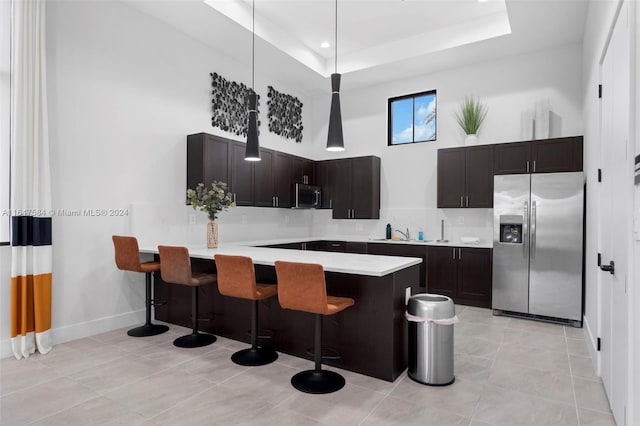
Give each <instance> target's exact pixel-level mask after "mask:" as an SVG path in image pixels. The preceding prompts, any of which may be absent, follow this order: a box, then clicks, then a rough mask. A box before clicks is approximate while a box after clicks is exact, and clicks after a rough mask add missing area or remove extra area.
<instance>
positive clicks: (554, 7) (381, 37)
mask: <svg viewBox="0 0 640 426" xmlns="http://www.w3.org/2000/svg"><path fill="white" fill-rule="evenodd" d="M125 2H126V3H128V4H130V5H132V6H134V7H135V8H137V9H139V10H141V11H143V12H144V13H146V14H149V15H152V16H154V17H156V18H158V19H160V20H162V21H164V22H166V23H168V24H169V25H171V26H173V27H175V28H177V29H179V30H180V31H182V32H184V33H186V34H188V35H189V36H191V37H193V38H196V39H197V40H200V41H201V42H203V43H205V44H207V45H209V46H211V47H213V48H214V49H216V50H218V51H220V52H221V53H223V54H226V55H228V56H230V57H232V58H234V59H235V60H237V61H239V62H241V63H247V64H248V63H250V59H251V56H250V55H251V32H250V30H251V0H206V2H205V1H204V0H158V1H154V0H125ZM334 7H335V2H334V0H256V22H255V26H256V36H257V39H256V67H257V68H258V69H259V72H261V73H265V74H267V75H273V76H275V77H277V78H278V79H279V80H280V81H287V82H288V83H290V84H294V85H296V86H298V87H300V89H301V90H303V91H304V92H305V93H307V94H310V95H313V94H315V93H324V92H326V88H327V87H328V82H327V76H328V75H329V74H331V73H332V72H333V69H334V30H335V25H334V20H335V15H334V13H335V10H334ZM587 7H588V1H586V0H553V1H552V0H488V1H486V2H479V1H478V0H413V1H411V0H405V1H401V0H338V72H340V73H342V74H343V90H348V88H354V87H362V86H365V85H372V84H380V83H383V82H385V81H389V80H393V79H398V78H406V77H411V76H415V75H418V74H425V73H428V72H434V71H437V70H443V69H447V68H453V67H459V66H465V65H471V64H473V63H478V62H482V61H487V60H493V59H498V58H501V57H506V56H513V55H518V54H525V53H529V52H534V51H537V50H543V49H548V48H551V47H555V46H562V45H567V44H571V43H579V42H581V41H582V38H583V31H584V22H585V17H586V11H587ZM325 41H326V42H329V43H330V44H331V47H329V48H322V47H320V44H321V43H322V42H325ZM238 79H239V80H242V78H238Z"/></svg>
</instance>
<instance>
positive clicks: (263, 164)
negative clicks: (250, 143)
mask: <svg viewBox="0 0 640 426" xmlns="http://www.w3.org/2000/svg"><path fill="white" fill-rule="evenodd" d="M273 163H274V153H273V151H270V150H266V149H263V148H260V161H256V162H255V163H254V164H253V191H254V199H253V205H254V206H256V207H276V201H275V188H274V165H273Z"/></svg>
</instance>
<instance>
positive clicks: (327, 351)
mask: <svg viewBox="0 0 640 426" xmlns="http://www.w3.org/2000/svg"><path fill="white" fill-rule="evenodd" d="M314 354H315V353H314V351H313V349H307V355H309V356H310V357H312V358H313V356H314ZM340 358H342V356H340V352H338V351H337V350H336V349H333V348H322V359H334V360H335V359H340Z"/></svg>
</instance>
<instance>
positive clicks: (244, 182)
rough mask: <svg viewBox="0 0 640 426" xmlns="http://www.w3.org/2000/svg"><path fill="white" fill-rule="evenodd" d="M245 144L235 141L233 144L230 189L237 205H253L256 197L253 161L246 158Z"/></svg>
mask: <svg viewBox="0 0 640 426" xmlns="http://www.w3.org/2000/svg"><path fill="white" fill-rule="evenodd" d="M245 148H246V147H245V144H241V143H237V142H234V143H232V145H231V162H230V165H231V166H230V169H231V170H230V175H231V183H230V186H229V190H230V191H231V193H232V194H233V195H232V196H233V200H234V201H235V202H236V205H237V206H252V205H253V197H254V188H253V163H254V162H253V161H246V160H245V159H244V152H245Z"/></svg>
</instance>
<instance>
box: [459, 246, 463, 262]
mask: <svg viewBox="0 0 640 426" xmlns="http://www.w3.org/2000/svg"><path fill="white" fill-rule="evenodd" d="M458 260H462V249H461V248H460V247H458Z"/></svg>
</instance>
